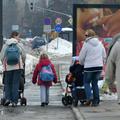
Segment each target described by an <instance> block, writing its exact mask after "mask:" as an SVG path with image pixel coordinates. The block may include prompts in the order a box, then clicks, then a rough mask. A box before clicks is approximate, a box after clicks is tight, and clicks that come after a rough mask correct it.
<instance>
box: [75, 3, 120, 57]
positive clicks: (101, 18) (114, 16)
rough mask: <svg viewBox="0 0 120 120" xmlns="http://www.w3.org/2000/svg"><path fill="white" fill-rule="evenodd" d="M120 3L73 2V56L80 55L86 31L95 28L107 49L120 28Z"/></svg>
mask: <svg viewBox="0 0 120 120" xmlns="http://www.w3.org/2000/svg"><path fill="white" fill-rule="evenodd" d="M119 21H120V5H119V4H112V5H111V4H73V56H77V55H79V52H80V50H81V47H82V45H83V42H84V40H85V31H86V30H87V29H93V30H94V31H95V32H96V34H97V36H98V37H99V39H100V40H101V41H102V42H103V44H104V46H105V48H106V51H107V48H108V46H109V44H110V42H111V41H112V36H114V35H115V34H116V33H118V32H119V31H120V30H119V28H120V24H119V23H120V22H119Z"/></svg>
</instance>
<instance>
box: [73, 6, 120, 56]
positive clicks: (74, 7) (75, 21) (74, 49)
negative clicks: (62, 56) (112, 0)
mask: <svg viewBox="0 0 120 120" xmlns="http://www.w3.org/2000/svg"><path fill="white" fill-rule="evenodd" d="M78 8H118V9H120V4H73V50H72V51H73V52H72V55H73V56H76V43H77V31H76V28H77V27H76V25H77V9H78Z"/></svg>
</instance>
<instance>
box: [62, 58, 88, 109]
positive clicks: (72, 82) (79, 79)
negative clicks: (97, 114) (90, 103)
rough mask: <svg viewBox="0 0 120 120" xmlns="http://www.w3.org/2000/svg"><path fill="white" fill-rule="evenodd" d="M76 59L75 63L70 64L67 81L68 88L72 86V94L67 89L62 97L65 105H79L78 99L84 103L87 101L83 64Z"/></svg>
mask: <svg viewBox="0 0 120 120" xmlns="http://www.w3.org/2000/svg"><path fill="white" fill-rule="evenodd" d="M78 62H79V61H78V60H76V59H75V61H74V64H73V65H72V66H70V69H69V71H70V73H69V74H68V75H66V79H65V82H66V83H67V87H66V89H68V88H70V90H71V95H69V94H68V90H66V93H65V96H63V97H62V103H63V105H65V106H67V105H72V104H73V106H75V107H76V106H77V105H78V101H80V103H81V104H82V105H83V104H84V102H86V95H85V89H84V86H83V66H82V65H80V64H79V63H78Z"/></svg>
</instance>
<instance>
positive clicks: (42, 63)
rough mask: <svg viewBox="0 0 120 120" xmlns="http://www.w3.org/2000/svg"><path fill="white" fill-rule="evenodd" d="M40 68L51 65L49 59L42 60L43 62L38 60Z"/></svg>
mask: <svg viewBox="0 0 120 120" xmlns="http://www.w3.org/2000/svg"><path fill="white" fill-rule="evenodd" d="M39 64H40V65H41V66H45V65H49V64H51V62H50V60H49V59H43V60H40V63H39Z"/></svg>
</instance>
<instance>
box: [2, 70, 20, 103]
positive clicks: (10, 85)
mask: <svg viewBox="0 0 120 120" xmlns="http://www.w3.org/2000/svg"><path fill="white" fill-rule="evenodd" d="M4 74H5V75H4V77H5V78H4V90H5V99H7V100H9V101H11V102H14V103H17V102H18V98H19V91H18V90H19V83H20V79H21V70H11V71H5V73H4Z"/></svg>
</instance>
